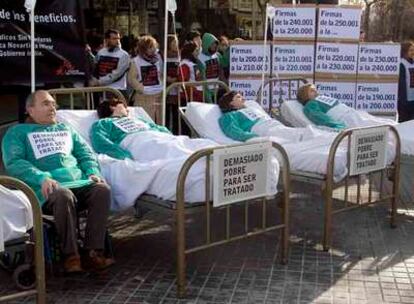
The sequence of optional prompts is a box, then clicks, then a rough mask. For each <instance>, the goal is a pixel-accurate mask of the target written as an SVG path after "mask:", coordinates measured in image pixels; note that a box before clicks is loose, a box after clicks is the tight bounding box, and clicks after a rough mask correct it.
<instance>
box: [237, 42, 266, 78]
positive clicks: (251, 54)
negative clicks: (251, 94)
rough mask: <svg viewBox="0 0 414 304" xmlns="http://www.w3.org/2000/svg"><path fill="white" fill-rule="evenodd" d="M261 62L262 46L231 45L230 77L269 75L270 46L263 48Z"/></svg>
mask: <svg viewBox="0 0 414 304" xmlns="http://www.w3.org/2000/svg"><path fill="white" fill-rule="evenodd" d="M265 51H266V55H265V56H264V57H265V58H264V60H263V54H264V50H263V44H233V45H231V46H230V74H231V75H235V74H236V75H262V73H263V72H264V73H265V74H266V75H268V74H269V73H270V45H267V46H266V47H265Z"/></svg>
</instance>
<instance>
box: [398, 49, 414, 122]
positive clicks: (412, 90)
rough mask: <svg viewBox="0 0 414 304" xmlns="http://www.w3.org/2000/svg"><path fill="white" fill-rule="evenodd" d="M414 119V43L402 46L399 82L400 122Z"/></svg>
mask: <svg viewBox="0 0 414 304" xmlns="http://www.w3.org/2000/svg"><path fill="white" fill-rule="evenodd" d="M411 119H414V43H413V42H404V43H402V44H401V63H400V78H399V82H398V121H399V122H404V121H407V120H411Z"/></svg>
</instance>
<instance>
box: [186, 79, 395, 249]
mask: <svg viewBox="0 0 414 304" xmlns="http://www.w3.org/2000/svg"><path fill="white" fill-rule="evenodd" d="M281 81H283V82H284V84H283V87H284V88H285V89H284V90H282V89H283V87H282V89H281V90H280V91H281V92H282V91H283V92H284V94H281V95H280V97H279V100H278V102H279V101H282V99H283V98H290V97H293V96H294V95H295V88H297V87H298V86H299V85H300V84H301V83H303V82H304V80H301V79H293V78H292V79H283V80H281ZM277 85H278V84H275V86H277ZM279 88H280V84H279ZM259 93H260V92H259ZM253 104H256V105H257V103H255V102H254V101H253ZM197 108H198V109H197ZM272 112H273V113H272V114H274V116H276V117H278V115H279V113H278V112H277V111H272ZM180 115H181V116H182V117H183V120H184V121H185V122H186V123H187V124H188V125H189V126H190V128H191V129H192V130H193V132H194V134H197V135H198V136H200V137H205V138H210V139H212V140H215V141H217V142H219V143H222V144H226V143H232V142H234V141H233V140H231V139H229V138H228V137H226V136H225V135H224V133H223V132H222V131H221V129H220V127H219V125H218V118H219V117H220V115H221V111H220V109H219V108H218V106H217V105H204V104H201V103H190V104H188V105H187V107H182V108H181V109H180ZM384 127H385V128H387V130H388V131H389V133H390V134H391V135H392V136H394V137H395V144H394V145H393V146H392V147H391V148H389V150H390V149H391V150H392V151H389V152H391V154H392V155H393V157H392V159H389V161H388V163H387V165H386V167H385V168H383V169H381V170H376V171H371V172H366V173H364V174H359V175H352V176H351V175H350V164H351V160H352V159H354V157H355V156H356V155H355V151H352V150H351V138H352V136H354V134H355V135H356V134H358V132H361V131H363V130H365V131H367V132H369V131H370V130H373V131H374V130H375V128H374V127H365V128H354V129H348V130H345V131H343V132H341V133H339V134H337V135H336V137H335V139H334V140H333V142H332V143H331V144H330V145H329V146H328V147H326V148H325V150H324V151H318V149H315V151H314V152H312V153H310V151H304V153H302V154H303V155H302V156H304V157H301V158H298V157H297V155H299V154H298V153H296V151H295V149H297V150H300V148H301V146H302V145H303V144H302V142H301V144H300V145H297V146H298V147H293V148H292V149H288V148H287V147H286V145H283V147H284V148H285V150H286V151H287V152H288V156H289V162H290V166H291V177H292V180H295V181H300V182H305V183H311V184H316V185H319V186H320V187H321V193H322V196H323V200H324V233H323V248H324V250H328V249H329V248H330V245H331V239H332V221H333V219H332V218H333V215H335V214H338V213H341V212H344V211H347V210H350V209H354V208H356V207H360V206H366V205H371V204H373V203H376V202H383V201H386V200H390V201H391V206H390V207H391V218H390V224H391V226H392V227H394V226H395V221H396V212H397V205H396V202H397V199H398V195H399V188H398V185H399V183H400V175H399V171H400V139H399V136H398V132H397V130H396V129H395V128H394V127H393V126H384ZM289 151H291V153H289ZM392 152H394V153H392ZM321 155H325V160H324V161H323V162H321V163H319V165H322V166H323V170H321V168H320V166H319V167H318V168H316V166H311V164H312V162H314V161H315V160H316V158H318V157H321ZM326 155H327V157H326ZM338 165H339V166H338ZM338 167H339V168H338ZM377 176H378V179H379V180H380V181H381V185H383V183H384V181H385V179H386V177H391V180H392V191H391V193H390V194H387V195H385V191H384V189H383V188H381V189H380V190H379V193H375V192H374V190H375V189H373V188H374V187H373V180H374V177H377ZM366 179H368V181H367V182H365V183H363V182H364V181H366Z"/></svg>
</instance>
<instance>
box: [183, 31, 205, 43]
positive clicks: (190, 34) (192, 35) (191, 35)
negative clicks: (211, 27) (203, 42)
mask: <svg viewBox="0 0 414 304" xmlns="http://www.w3.org/2000/svg"><path fill="white" fill-rule="evenodd" d="M195 37H200V38H201V33H200V32H199V31H197V30H194V31H191V32H188V33H187V35H186V37H185V40H187V41H192V40H193V39H194V38H195Z"/></svg>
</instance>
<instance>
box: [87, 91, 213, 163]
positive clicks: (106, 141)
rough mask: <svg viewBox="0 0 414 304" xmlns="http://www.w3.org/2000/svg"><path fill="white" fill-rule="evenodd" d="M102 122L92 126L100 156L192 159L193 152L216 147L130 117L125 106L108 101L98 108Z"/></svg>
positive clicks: (143, 159)
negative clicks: (175, 134) (190, 157)
mask: <svg viewBox="0 0 414 304" xmlns="http://www.w3.org/2000/svg"><path fill="white" fill-rule="evenodd" d="M97 112H98V116H99V118H100V119H99V120H98V121H96V122H95V123H94V124H93V125H92V129H91V133H90V139H91V142H92V147H93V148H94V150H95V151H96V152H97V153H103V154H107V155H109V156H111V157H113V158H117V159H125V158H130V159H133V160H136V161H140V162H148V161H154V160H162V159H165V158H169V159H170V158H183V157H188V156H189V155H191V154H192V153H193V152H195V151H197V150H199V149H202V148H206V147H211V146H214V145H216V143H214V142H212V141H210V140H207V139H191V138H188V137H187V136H174V135H172V134H171V132H170V131H169V130H168V129H167V128H165V127H163V126H159V125H157V124H155V123H153V122H152V121H149V120H147V119H145V118H142V117H129V116H128V114H129V113H128V108H127V105H126V104H125V102H123V101H120V100H118V99H112V100H109V101H108V100H106V101H104V102H102V103H101V104H100V105H99V106H98V108H97Z"/></svg>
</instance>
